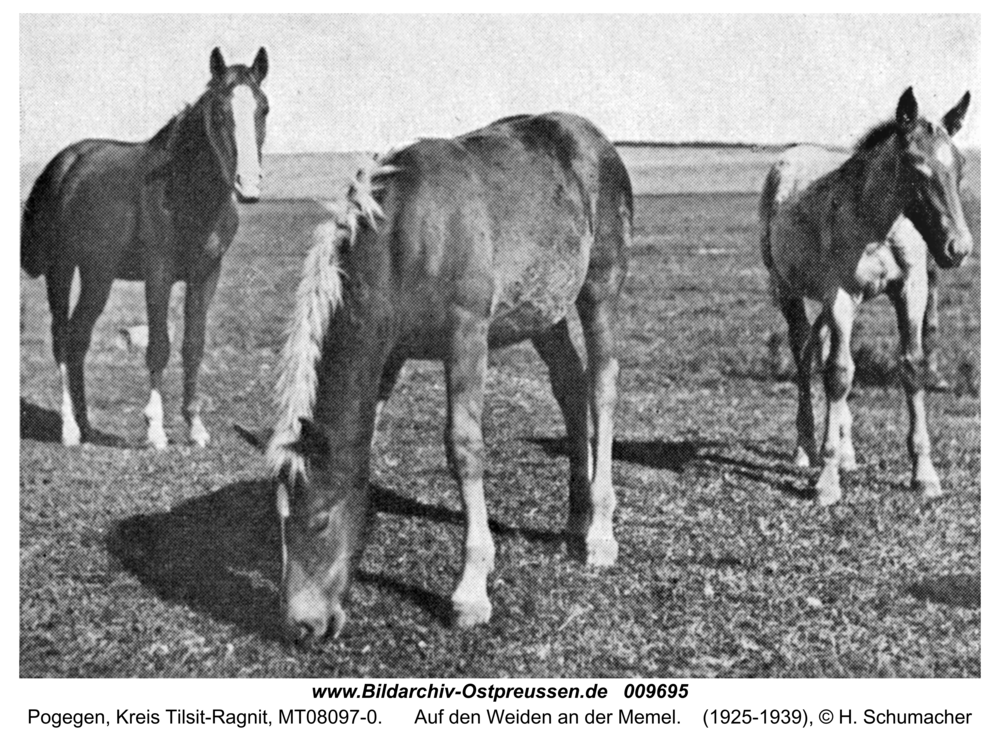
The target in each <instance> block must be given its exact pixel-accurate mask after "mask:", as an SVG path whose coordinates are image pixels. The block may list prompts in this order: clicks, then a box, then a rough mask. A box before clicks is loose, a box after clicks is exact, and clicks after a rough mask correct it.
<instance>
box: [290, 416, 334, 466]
mask: <svg viewBox="0 0 1000 743" xmlns="http://www.w3.org/2000/svg"><path fill="white" fill-rule="evenodd" d="M299 425H300V427H301V428H300V433H299V440H298V441H296V442H295V443H294V444H293V445H292V446H291V447H289V448H291V449H292V450H293V451H295V452H296V453H297V454H301V455H302V456H303V457H305V458H306V459H308V460H311V461H317V460H323V459H326V457H328V456H329V454H330V444H329V441H328V440H327V438H326V431H324V430H323V428H322V426H319V425H317V424H316V423H314V422H313V421H312V420H310V419H309V418H299Z"/></svg>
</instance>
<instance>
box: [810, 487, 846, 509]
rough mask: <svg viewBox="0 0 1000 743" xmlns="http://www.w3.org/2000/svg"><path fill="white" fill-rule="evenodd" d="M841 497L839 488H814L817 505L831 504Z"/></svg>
mask: <svg viewBox="0 0 1000 743" xmlns="http://www.w3.org/2000/svg"><path fill="white" fill-rule="evenodd" d="M842 497H843V495H842V494H841V491H840V488H835V489H827V490H820V489H818V488H817V489H816V505H819V506H832V505H833V504H834V503H836V502H837V501H839V500H840V499H841V498H842Z"/></svg>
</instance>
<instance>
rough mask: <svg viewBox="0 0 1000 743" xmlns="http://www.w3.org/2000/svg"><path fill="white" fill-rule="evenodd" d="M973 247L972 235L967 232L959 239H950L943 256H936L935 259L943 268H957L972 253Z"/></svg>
mask: <svg viewBox="0 0 1000 743" xmlns="http://www.w3.org/2000/svg"><path fill="white" fill-rule="evenodd" d="M972 245H973V240H972V235H970V234H969V233H968V232H965V233H964V234H961V235H959V236H958V237H952V238H950V239H949V240H948V242H947V243H945V246H944V250H943V251H941V254H940V255H935V256H934V259H935V261H936V262H937V264H938V265H939V266H940V267H941V268H957V267H958V266H961V265H962V263H964V262H965V259H966V258H968V257H969V254H970V253H972Z"/></svg>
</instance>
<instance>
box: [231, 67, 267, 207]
mask: <svg viewBox="0 0 1000 743" xmlns="http://www.w3.org/2000/svg"><path fill="white" fill-rule="evenodd" d="M232 101H233V126H234V129H235V131H234V132H233V138H234V139H235V141H236V184H235V185H236V191H237V192H238V193H239V194H240V196H243V197H245V198H249V199H256V198H259V197H260V181H261V177H262V176H261V169H260V157H259V154H258V152H257V126H256V123H255V117H254V115H255V114H256V112H257V99H256V98H255V97H254V94H253V91H252V90H250V86H249V85H237V86H236V87H235V88H234V89H233V98H232Z"/></svg>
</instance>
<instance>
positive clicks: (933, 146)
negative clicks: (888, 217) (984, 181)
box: [896, 88, 973, 268]
mask: <svg viewBox="0 0 1000 743" xmlns="http://www.w3.org/2000/svg"><path fill="white" fill-rule="evenodd" d="M970 99H971V96H970V95H969V93H968V92H966V94H965V95H964V96H962V99H961V100H960V101H959V102H958V104H957V105H956V106H955V107H954V108H952V109H951V110H950V111H949V112H948V113H946V114H945V115H944V117H943V118H942V119H941V121H940V123H937V124H934V123H931V122H930V121H927V119H924V118H921V117H920V114H919V111H918V109H917V100H916V98H915V97H914V95H913V88H908V89H907V90H906V92H904V93H903V95H902V97H901V98H900V99H899V104H898V106H897V108H896V127H897V144H898V148H899V171H898V173H899V180H898V182H899V185H900V189H901V195H902V197H903V202H904V211H903V213H904V214H905V215H906V217H907V218H908V219H909V220H910V221H911V222H913V224H914V226H915V227H916V228H917V231H918V232H920V234H921V236H922V237H923V238H924V241H925V242H926V243H927V246H928V248H929V250H930V252H931V255H933V256H934V260H935V261H936V262H937V264H938V265H939V266H941V267H942V268H951V267H953V266H958V265H959V264H961V263H962V261H964V260H965V258H966V257H967V256H968V255H969V253H971V252H972V249H973V238H972V233H971V232H970V231H969V227H968V225H967V224H966V221H965V214H964V212H963V210H962V202H961V199H960V196H959V193H960V187H961V181H962V166H963V162H964V160H963V157H962V154H961V153H960V152H959V150H958V148H957V147H956V146H955V144H954V142H952V136H954V135H955V134H956V133H957V132H958V130H959V129H961V127H962V121H963V120H964V118H965V114H966V112H967V111H968V109H969V101H970Z"/></svg>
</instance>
